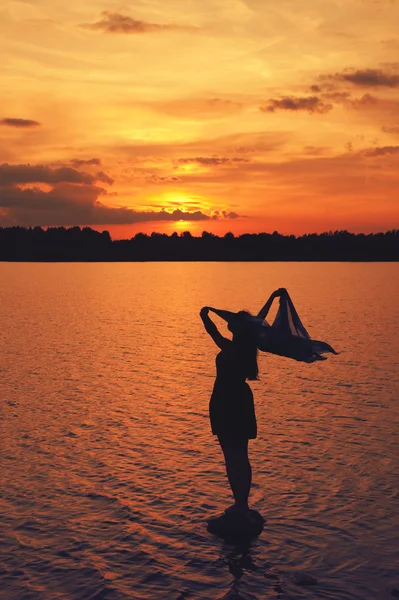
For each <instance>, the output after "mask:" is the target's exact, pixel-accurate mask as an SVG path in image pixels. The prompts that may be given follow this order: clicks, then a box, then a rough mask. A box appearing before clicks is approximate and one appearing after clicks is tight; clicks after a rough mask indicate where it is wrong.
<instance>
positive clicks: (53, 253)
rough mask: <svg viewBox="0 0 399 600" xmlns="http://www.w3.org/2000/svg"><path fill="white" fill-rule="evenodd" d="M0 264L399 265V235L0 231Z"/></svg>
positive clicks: (393, 232) (396, 232) (72, 229)
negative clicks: (125, 235)
mask: <svg viewBox="0 0 399 600" xmlns="http://www.w3.org/2000/svg"><path fill="white" fill-rule="evenodd" d="M0 260H2V261H398V260H399V230H398V229H393V230H390V231H387V232H385V233H370V234H363V233H358V234H355V233H350V232H348V231H329V232H326V233H320V234H317V233H311V234H305V235H301V236H295V235H282V234H280V233H278V232H277V231H275V232H273V233H251V234H249V233H245V234H242V235H238V236H235V235H234V234H233V233H226V235H224V236H217V235H214V234H213V233H209V232H207V231H204V232H203V233H202V235H201V236H193V235H192V234H191V233H190V232H189V231H185V232H183V233H180V234H178V233H176V232H175V233H172V234H171V235H168V234H166V233H152V234H150V235H147V234H144V233H138V234H136V235H135V236H134V237H132V238H131V239H127V240H112V239H111V236H110V234H109V232H108V231H103V232H99V231H96V230H94V229H91V228H90V227H83V228H81V227H70V228H66V227H49V228H47V229H43V228H42V227H33V228H32V227H29V228H26V227H3V228H2V227H0Z"/></svg>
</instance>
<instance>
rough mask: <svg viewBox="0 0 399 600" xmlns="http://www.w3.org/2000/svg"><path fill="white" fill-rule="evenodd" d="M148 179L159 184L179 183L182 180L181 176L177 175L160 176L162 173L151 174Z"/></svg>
mask: <svg viewBox="0 0 399 600" xmlns="http://www.w3.org/2000/svg"><path fill="white" fill-rule="evenodd" d="M147 181H148V182H149V183H159V184H165V183H179V182H180V181H181V179H180V177H176V175H174V176H172V177H170V176H164V177H162V176H160V175H150V176H149V177H148V178H147Z"/></svg>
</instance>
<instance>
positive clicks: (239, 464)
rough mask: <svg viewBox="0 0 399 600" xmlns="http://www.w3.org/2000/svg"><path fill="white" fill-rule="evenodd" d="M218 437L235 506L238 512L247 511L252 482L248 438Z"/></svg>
mask: <svg viewBox="0 0 399 600" xmlns="http://www.w3.org/2000/svg"><path fill="white" fill-rule="evenodd" d="M218 439H219V443H220V446H221V448H222V450H223V454H224V460H225V463H226V473H227V478H228V480H229V483H230V487H231V491H232V492H233V497H234V502H235V504H234V508H235V509H236V510H237V511H238V512H245V511H247V510H248V496H249V492H250V489H251V482H252V469H251V463H250V462H249V458H248V440H247V439H245V438H242V439H239V438H233V437H222V436H220V437H219V438H218Z"/></svg>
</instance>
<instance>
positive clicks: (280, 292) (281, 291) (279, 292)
mask: <svg viewBox="0 0 399 600" xmlns="http://www.w3.org/2000/svg"><path fill="white" fill-rule="evenodd" d="M286 293H287V290H286V289H285V288H278V290H276V291H275V292H273V296H274V297H275V298H277V297H278V296H284V294H286Z"/></svg>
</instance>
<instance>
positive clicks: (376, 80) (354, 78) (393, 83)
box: [327, 69, 399, 88]
mask: <svg viewBox="0 0 399 600" xmlns="http://www.w3.org/2000/svg"><path fill="white" fill-rule="evenodd" d="M327 79H334V80H336V81H347V82H348V83H352V84H353V85H357V86H361V87H391V88H396V87H399V75H397V74H395V73H386V72H384V71H382V70H381V69H358V70H356V71H353V70H352V71H350V72H344V73H335V75H328V76H327Z"/></svg>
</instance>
